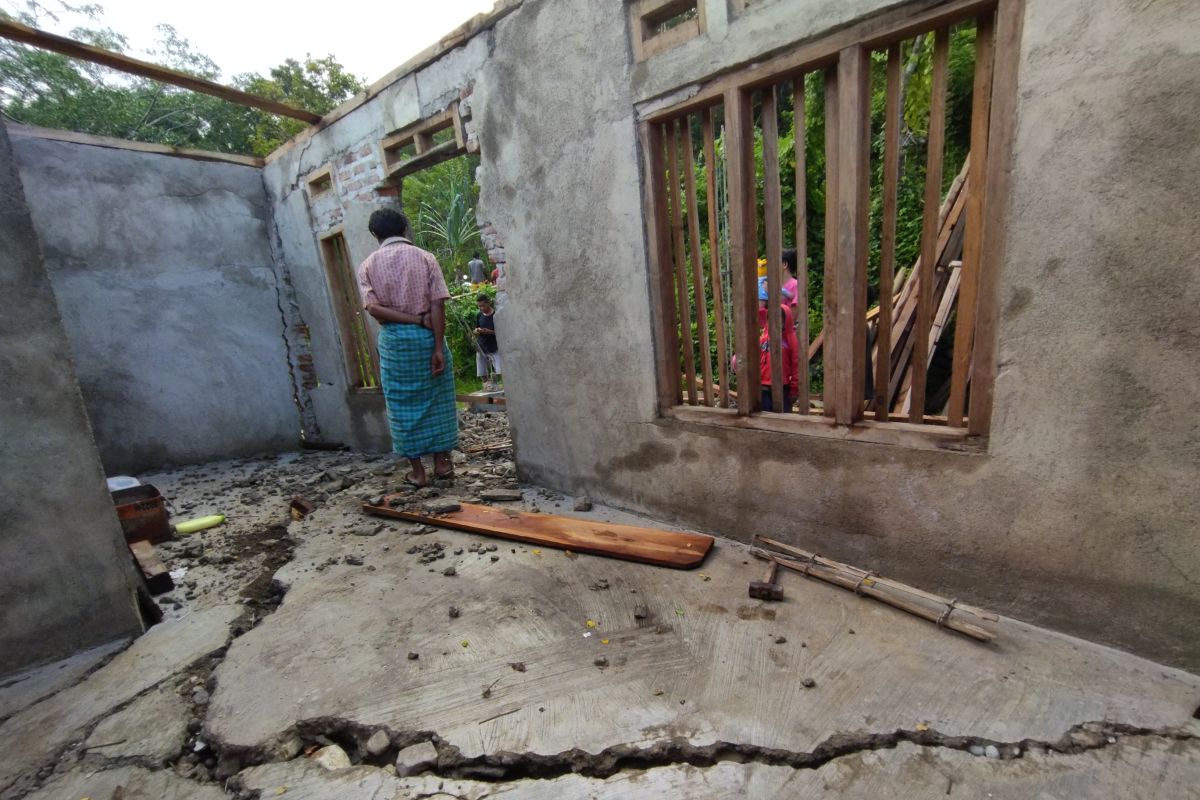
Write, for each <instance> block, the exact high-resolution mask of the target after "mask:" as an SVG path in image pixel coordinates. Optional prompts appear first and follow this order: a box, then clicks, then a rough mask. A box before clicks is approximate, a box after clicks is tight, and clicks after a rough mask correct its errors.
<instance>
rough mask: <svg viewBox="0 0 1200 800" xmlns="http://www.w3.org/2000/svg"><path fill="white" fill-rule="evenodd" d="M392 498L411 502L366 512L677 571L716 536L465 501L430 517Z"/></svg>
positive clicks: (693, 562)
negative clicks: (400, 508)
mask: <svg viewBox="0 0 1200 800" xmlns="http://www.w3.org/2000/svg"><path fill="white" fill-rule="evenodd" d="M393 498H397V499H404V500H408V499H409V498H410V495H407V494H404V495H392V496H388V497H384V498H383V503H381V504H380V505H371V504H370V503H364V504H363V511H364V512H366V513H367V514H372V515H374V516H378V517H388V518H391V519H402V520H405V521H407V522H421V523H425V524H427V525H435V526H437V527H441V528H453V529H455V530H460V531H467V532H469V533H478V534H482V535H484V536H496V537H499V538H501V539H512V540H514V541H518V542H526V543H528V544H536V545H541V546H543V547H556V548H560V549H563V550H571V551H573V552H576V553H591V554H592V555H598V556H608V557H610V558H620V559H624V560H626V561H638V562H641V563H643V564H656V565H658V566H661V567H672V568H675V569H690V568H692V567H696V566H699V565H700V563H701V562H703V561H704V557H705V556H706V555H708V551H709V550H710V549H712V545H713V537H711V536H706V535H704V534H701V533H679V532H675V531H664V530H661V529H659V528H641V527H637V526H634V525H617V524H615V523H608V522H598V521H595V520H585V519H577V518H575V517H564V516H559V515H556V514H530V513H526V512H523V511H513V510H510V509H507V508H499V507H496V506H486V505H478V504H474V503H463V504H462V510H460V511H454V512H451V513H449V514H443V515H441V516H430V515H428V514H421V513H413V512H408V511H402V510H399V509H397V508H392V507H391V506H390V505H388V503H389V501H390V500H392V499H393Z"/></svg>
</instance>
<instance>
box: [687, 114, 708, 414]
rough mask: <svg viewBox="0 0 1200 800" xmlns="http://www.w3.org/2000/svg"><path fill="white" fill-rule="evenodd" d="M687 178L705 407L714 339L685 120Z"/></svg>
mask: <svg viewBox="0 0 1200 800" xmlns="http://www.w3.org/2000/svg"><path fill="white" fill-rule="evenodd" d="M682 133H683V175H684V185H685V187H686V189H687V218H688V220H687V221H688V244H689V246H690V250H691V255H692V297H693V302H695V304H696V329H697V334H698V335H699V337H700V338H699V344H700V347H699V355H700V366H701V375H702V376H703V378H704V383H703V384H702V385H701V387H700V394H701V397H703V399H704V405H706V406H711V405H712V401H713V376H712V356H711V355H710V354H711V353H712V340H711V339H710V338H709V335H708V302H707V301H706V299H705V292H704V263H703V261H702V260H701V258H700V208H699V207H698V206H697V205H696V159H695V156H694V154H693V152H692V128H691V119H690V118H688V117H684V119H683V120H682Z"/></svg>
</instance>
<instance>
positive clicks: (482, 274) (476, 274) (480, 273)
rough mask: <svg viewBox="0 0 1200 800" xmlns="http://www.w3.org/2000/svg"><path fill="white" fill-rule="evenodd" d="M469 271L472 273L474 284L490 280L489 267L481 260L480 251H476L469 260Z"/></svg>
mask: <svg viewBox="0 0 1200 800" xmlns="http://www.w3.org/2000/svg"><path fill="white" fill-rule="evenodd" d="M467 273H468V274H469V275H470V278H471V283H472V284H475V285H478V284H480V283H487V282H488V274H487V269H486V268H485V267H484V266H483V262H482V261H480V260H479V253H474V254H473V255H472V257H471V260H470V261H468V262H467Z"/></svg>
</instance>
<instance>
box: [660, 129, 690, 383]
mask: <svg viewBox="0 0 1200 800" xmlns="http://www.w3.org/2000/svg"><path fill="white" fill-rule="evenodd" d="M678 123H679V120H672V121H671V122H668V123H667V194H668V197H669V199H670V205H671V242H672V247H671V250H672V252H673V254H674V261H675V304H676V307H677V308H678V309H679V343H680V345H682V347H683V371H684V377H685V380H686V381H687V387H686V388H687V402H688V405H690V406H694V405H696V358H695V355H694V354H693V352H692V350H693V347H692V312H691V309H690V308H689V307H688V296H687V283H688V278H687V272H688V264H687V253H686V252H685V251H684V249H683V208H682V205H683V203H682V198H681V197H680V191H679V143H680V142H679V139H680V136H679V124H678Z"/></svg>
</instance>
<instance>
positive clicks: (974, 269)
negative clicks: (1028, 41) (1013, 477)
mask: <svg viewBox="0 0 1200 800" xmlns="http://www.w3.org/2000/svg"><path fill="white" fill-rule="evenodd" d="M993 27H994V21H993V16H992V14H987V15H985V16H983V17H980V18H979V21H978V23H977V27H976V32H975V87H974V90H973V94H972V100H971V102H972V107H971V155H972V156H973V158H972V161H971V164H972V166H971V169H970V172H969V173H968V177H967V188H966V192H967V207H966V214H967V231H966V238H965V239H964V240H963V265H962V277H961V286H960V287H959V292H958V313H957V314H956V315H955V321H954V369H953V372H952V373H951V376H950V404H949V407H948V409H947V411H946V424H947V425H950V426H952V427H955V428H958V427H961V426H962V424H963V408H964V406H965V405H966V395H967V373H968V370H969V369H970V367H971V348H972V346H973V345H974V343H975V339H974V335H975V304H976V301H977V299H978V296H979V269H980V261H979V255H980V252H981V247H982V244H983V196H984V192H985V191H986V189H987V183H986V179H985V173H986V171H987V151H988V120H989V117H990V116H991V110H992V100H991V98H992V34H993V32H994V31H993Z"/></svg>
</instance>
